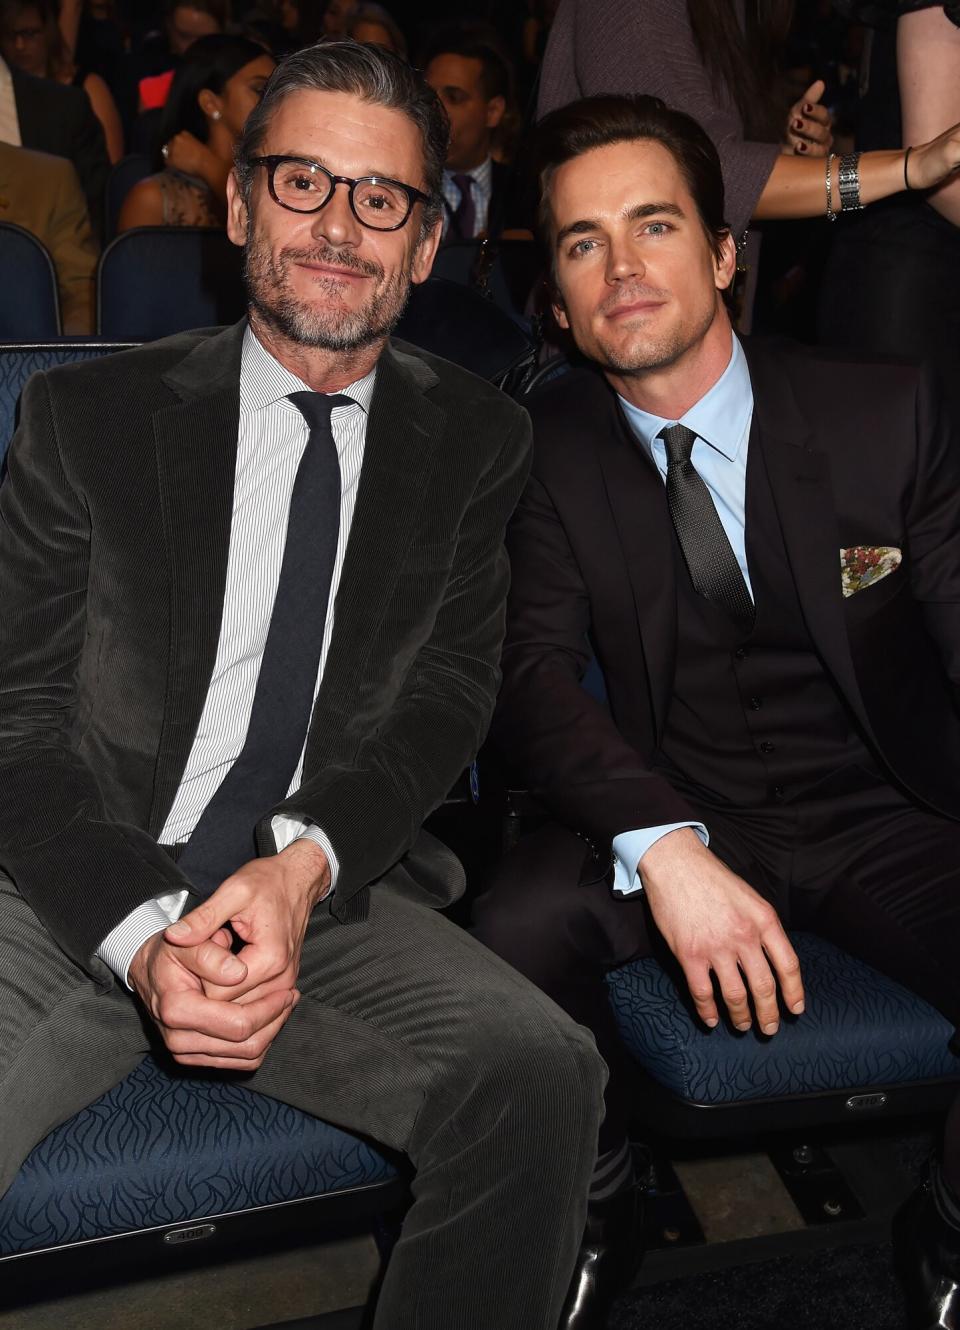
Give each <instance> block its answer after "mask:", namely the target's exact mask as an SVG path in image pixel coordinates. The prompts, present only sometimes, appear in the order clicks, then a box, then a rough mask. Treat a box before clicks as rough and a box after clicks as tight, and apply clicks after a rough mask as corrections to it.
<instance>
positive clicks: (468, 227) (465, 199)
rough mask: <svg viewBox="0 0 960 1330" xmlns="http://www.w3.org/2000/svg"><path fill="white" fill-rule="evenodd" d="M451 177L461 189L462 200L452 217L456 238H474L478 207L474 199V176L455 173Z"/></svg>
mask: <svg viewBox="0 0 960 1330" xmlns="http://www.w3.org/2000/svg"><path fill="white" fill-rule="evenodd" d="M450 178H451V180H452V181H453V183H454V184H455V185H456V187H457V189H459V191H460V202H459V203H458V204H457V208H456V211H455V212H454V214H453V216H452V218H451V219H450V220H451V223H452V226H451V229H452V231H453V233H454V238H455V239H457V240H472V239H473V233H474V231H475V230H476V227H477V207H476V204H475V203H474V201H473V185H474V180H473V176H472V175H455V176H451V177H450Z"/></svg>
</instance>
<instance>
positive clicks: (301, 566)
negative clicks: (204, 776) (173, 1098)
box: [178, 392, 353, 896]
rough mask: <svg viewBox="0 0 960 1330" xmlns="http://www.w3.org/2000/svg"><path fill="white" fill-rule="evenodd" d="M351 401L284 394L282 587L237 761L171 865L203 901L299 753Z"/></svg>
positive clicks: (285, 786)
mask: <svg viewBox="0 0 960 1330" xmlns="http://www.w3.org/2000/svg"><path fill="white" fill-rule="evenodd" d="M352 400H353V399H352V398H349V397H342V396H330V397H328V396H326V395H325V394H323V393H311V392H298V393H291V394H290V401H291V402H293V404H294V406H296V407H297V408H298V409H299V411H300V412H301V413H302V414H303V417H304V419H305V420H306V422H307V424H308V425H309V427H310V437H309V439H308V441H307V446H306V449H305V450H304V453H303V457H302V458H301V459H300V465H299V467H298V468H297V474H296V478H295V480H294V482H293V491H292V493H291V496H290V511H289V518H288V521H287V535H286V541H285V543H284V547H283V561H282V563H281V565H280V579H279V581H278V583H277V594H276V598H275V599H274V602H273V610H272V612H271V615H270V627H269V629H268V631H267V639H266V642H265V643H264V648H263V659H262V661H261V664H260V673H259V675H258V676H257V686H256V690H255V692H254V696H253V707H252V710H251V712H250V724H249V726H248V727H247V734H246V738H245V739H244V742H243V747H242V748H241V750H240V752H239V754H238V755H237V759H236V761H235V762H234V764H233V766H232V767H231V768H230V770H229V771H228V772H227V774H226V776H225V777H224V779H223V781H222V782H221V783H220V786H219V788H218V789H217V791H216V793H215V794H214V796H213V798H212V799H211V800H210V802H209V803H208V804H207V806H206V808H205V809H204V810H203V813H202V815H201V817H200V820H199V822H198V823H197V825H196V827H195V828H194V831H193V835H192V836H191V837H190V841H189V843H188V844H187V846H186V848H185V850H184V852H183V854H182V855H181V856H180V858H179V861H178V862H179V866H180V867H181V868H182V869H183V871H184V872H185V873H186V875H187V877H188V878H189V879H190V881H191V882H192V883H193V885H194V888H195V889H196V890H197V892H198V893H199V894H201V895H204V896H207V895H209V894H210V893H211V892H212V891H215V890H216V889H217V887H218V886H219V885H220V883H221V882H222V881H223V880H224V878H226V877H229V875H230V874H231V873H233V872H235V871H236V869H238V868H239V867H240V866H241V865H242V864H245V863H246V862H247V861H248V860H249V859H252V858H253V857H254V856H255V855H256V853H257V850H256V842H255V839H254V835H255V831H256V826H257V822H258V821H259V820H260V818H262V817H263V816H264V815H265V814H266V813H268V812H269V811H270V809H271V808H272V807H273V806H274V805H275V804H277V803H279V802H280V801H281V800H282V799H284V798H285V797H286V794H287V791H288V790H289V788H290V782H291V781H292V780H293V776H294V772H295V771H296V769H297V763H298V762H299V760H300V754H301V752H302V751H303V744H304V740H305V739H306V736H307V729H308V727H309V725H310V713H311V711H312V710H313V698H314V692H315V690H316V684H317V674H318V671H319V669H320V652H321V649H322V647H323V634H324V628H325V626H326V620H327V600H328V598H329V595H330V583H331V579H332V577H333V565H334V562H335V560H336V554H337V538H338V536H339V533H340V462H339V458H338V457H337V448H336V444H335V443H334V440H333V430H332V429H331V425H330V412H331V409H332V408H333V407H335V406H348V405H350V404H352Z"/></svg>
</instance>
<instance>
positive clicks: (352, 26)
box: [345, 4, 407, 60]
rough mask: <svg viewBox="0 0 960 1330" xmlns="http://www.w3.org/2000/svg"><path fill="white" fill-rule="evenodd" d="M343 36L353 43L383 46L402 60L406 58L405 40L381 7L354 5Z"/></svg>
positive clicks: (397, 26)
mask: <svg viewBox="0 0 960 1330" xmlns="http://www.w3.org/2000/svg"><path fill="white" fill-rule="evenodd" d="M345 35H346V36H347V37H352V38H353V40H354V41H355V42H363V43H365V44H367V45H370V46H385V47H386V49H387V50H388V51H392V52H393V53H394V55H398V56H400V58H401V59H402V60H406V58H407V39H406V38H405V37H404V35H403V33H402V32H401V31H400V27H399V25H398V23H397V22H396V20H395V19H394V18H392V17H391V15H390V14H389V13H388V11H387V10H386V9H384V7H383V5H375V4H359V5H355V6H354V8H353V9H351V10H350V13H349V14H348V15H347V23H346V34H345Z"/></svg>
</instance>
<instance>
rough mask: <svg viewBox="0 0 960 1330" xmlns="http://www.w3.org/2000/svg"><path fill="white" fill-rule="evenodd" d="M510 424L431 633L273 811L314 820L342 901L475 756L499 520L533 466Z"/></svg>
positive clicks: (503, 565)
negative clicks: (389, 701) (348, 736)
mask: <svg viewBox="0 0 960 1330" xmlns="http://www.w3.org/2000/svg"><path fill="white" fill-rule="evenodd" d="M511 415H512V418H513V419H514V421H515V424H514V425H513V426H512V427H511V428H510V429H509V430H508V433H507V435H506V437H505V439H504V442H503V445H502V447H501V448H500V450H499V452H498V454H497V455H496V458H495V460H494V462H493V463H492V465H491V466H490V467H489V469H488V470H487V471H486V472H485V474H483V475H482V476H481V478H480V480H479V482H478V484H477V487H476V489H475V491H474V494H473V498H472V502H470V503H469V505H468V506H467V508H466V511H465V513H464V515H463V518H462V521H461V525H460V529H459V533H458V537H457V547H456V553H455V556H454V561H453V566H452V568H451V571H450V574H449V577H448V580H447V583H446V589H445V593H444V595H443V598H442V601H441V603H440V605H439V606H438V608H437V610H436V613H435V617H434V620H433V624H432V628H431V630H430V633H429V636H428V637H427V639H426V641H425V642H424V644H423V646H422V647H421V648H420V649H419V651H418V652H417V654H416V656H415V658H414V660H413V662H412V664H411V665H410V667H409V669H408V670H407V673H406V676H405V678H404V680H403V682H402V684H401V687H400V689H399V692H398V694H397V696H396V698H395V700H394V702H393V705H392V707H391V709H390V711H389V713H388V714H387V716H386V718H385V719H384V720H383V721H382V722H381V723H380V724H379V725H377V726H376V727H375V728H374V730H373V732H371V733H370V734H369V735H367V736H366V737H365V738H364V740H363V741H362V742H361V743H360V745H359V746H358V749H357V752H356V755H355V757H354V759H353V760H352V762H350V763H349V764H342V765H331V766H328V767H325V768H324V769H323V770H322V771H321V772H319V773H318V774H317V775H316V776H314V777H312V778H311V779H309V780H307V781H305V782H304V783H303V785H302V786H301V787H300V789H299V790H298V791H297V792H296V794H295V795H293V796H291V798H290V799H288V800H287V801H286V802H285V803H284V804H281V805H280V806H279V807H278V808H275V809H274V810H272V812H271V814H270V817H271V819H272V818H273V817H274V816H276V814H278V813H283V814H287V815H290V816H295V817H301V818H305V819H309V820H310V821H312V822H315V823H316V824H317V825H318V826H319V827H321V828H322V829H323V831H324V832H325V834H326V835H327V836H328V837H329V839H330V842H331V844H332V846H333V849H334V851H335V853H336V856H337V860H338V861H339V865H340V872H339V876H338V878H337V888H336V890H337V897H338V899H340V900H342V901H346V900H349V899H350V898H351V897H352V896H353V895H355V894H356V893H357V892H358V891H360V890H361V889H362V888H363V887H364V886H366V885H367V884H368V883H370V882H373V881H375V880H376V879H377V878H379V877H381V876H382V875H383V874H384V873H385V872H386V871H387V870H388V869H389V868H390V867H392V865H394V864H395V863H397V861H398V860H399V859H400V858H401V857H402V856H403V855H404V854H405V853H406V852H407V850H409V849H410V848H411V846H412V845H413V843H414V841H415V840H416V838H417V835H418V834H419V832H420V828H421V826H422V824H423V821H424V819H425V818H426V817H427V816H428V815H429V814H430V813H431V812H432V811H433V809H435V808H436V807H438V806H439V804H440V803H442V801H443V799H444V798H445V797H446V795H447V793H448V791H449V790H450V788H451V786H452V785H453V784H454V782H455V781H456V779H457V777H458V776H459V775H460V774H461V772H462V771H463V768H464V767H465V766H466V765H467V763H469V762H470V761H471V760H472V758H473V757H474V756H475V755H476V752H477V750H478V748H479V747H480V744H481V743H482V741H483V739H484V736H485V734H486V731H487V727H488V725H489V723H490V716H491V713H492V711H493V704H494V699H495V697H496V693H497V686H498V683H499V679H500V674H499V658H500V648H501V644H502V640H503V629H504V602H505V598H506V592H507V584H508V581H509V566H508V562H507V556H506V553H505V550H504V542H503V536H504V528H505V527H506V523H507V519H508V518H509V516H510V513H511V511H512V509H513V507H514V505H515V504H516V502H517V498H518V496H519V494H520V491H521V489H522V486H523V482H524V478H525V476H526V473H527V470H528V466H529V455H530V422H529V418H528V417H527V415H526V413H519V412H517V413H516V414H513V413H511Z"/></svg>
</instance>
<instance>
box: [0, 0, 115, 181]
mask: <svg viewBox="0 0 960 1330" xmlns="http://www.w3.org/2000/svg"><path fill="white" fill-rule="evenodd" d="M0 52H2V53H3V58H4V59H5V60H6V62H7V64H9V65H15V66H16V67H17V68H18V69H22V70H23V72H24V73H25V74H33V75H34V76H35V77H36V78H42V79H55V80H56V81H57V82H58V83H65V84H68V85H72V86H74V87H77V88H82V89H83V91H84V92H85V93H86V94H87V97H88V99H89V101H90V105H91V106H92V108H93V113H94V115H95V116H96V117H97V119H98V120H99V121H100V127H101V129H102V130H103V137H104V141H105V142H106V146H107V156H108V157H109V158H110V161H111V162H118V161H119V160H120V158H121V157H122V156H123V125H122V124H121V123H120V112H119V111H118V110H117V105H116V102H115V101H114V100H113V95H112V93H111V92H110V89H109V88H108V87H107V85H106V83H105V82H104V80H103V79H102V78H101V76H100V75H99V74H96V73H94V72H92V71H90V70H84V69H82V68H80V67H79V66H78V65H77V62H76V60H75V59H74V57H73V55H72V53H71V51H70V49H69V48H68V47H67V44H66V42H65V41H64V38H63V35H62V33H61V30H60V28H59V26H58V24H57V18H56V14H55V13H54V11H53V10H52V9H51V8H50V6H49V4H48V3H47V0H0Z"/></svg>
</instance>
